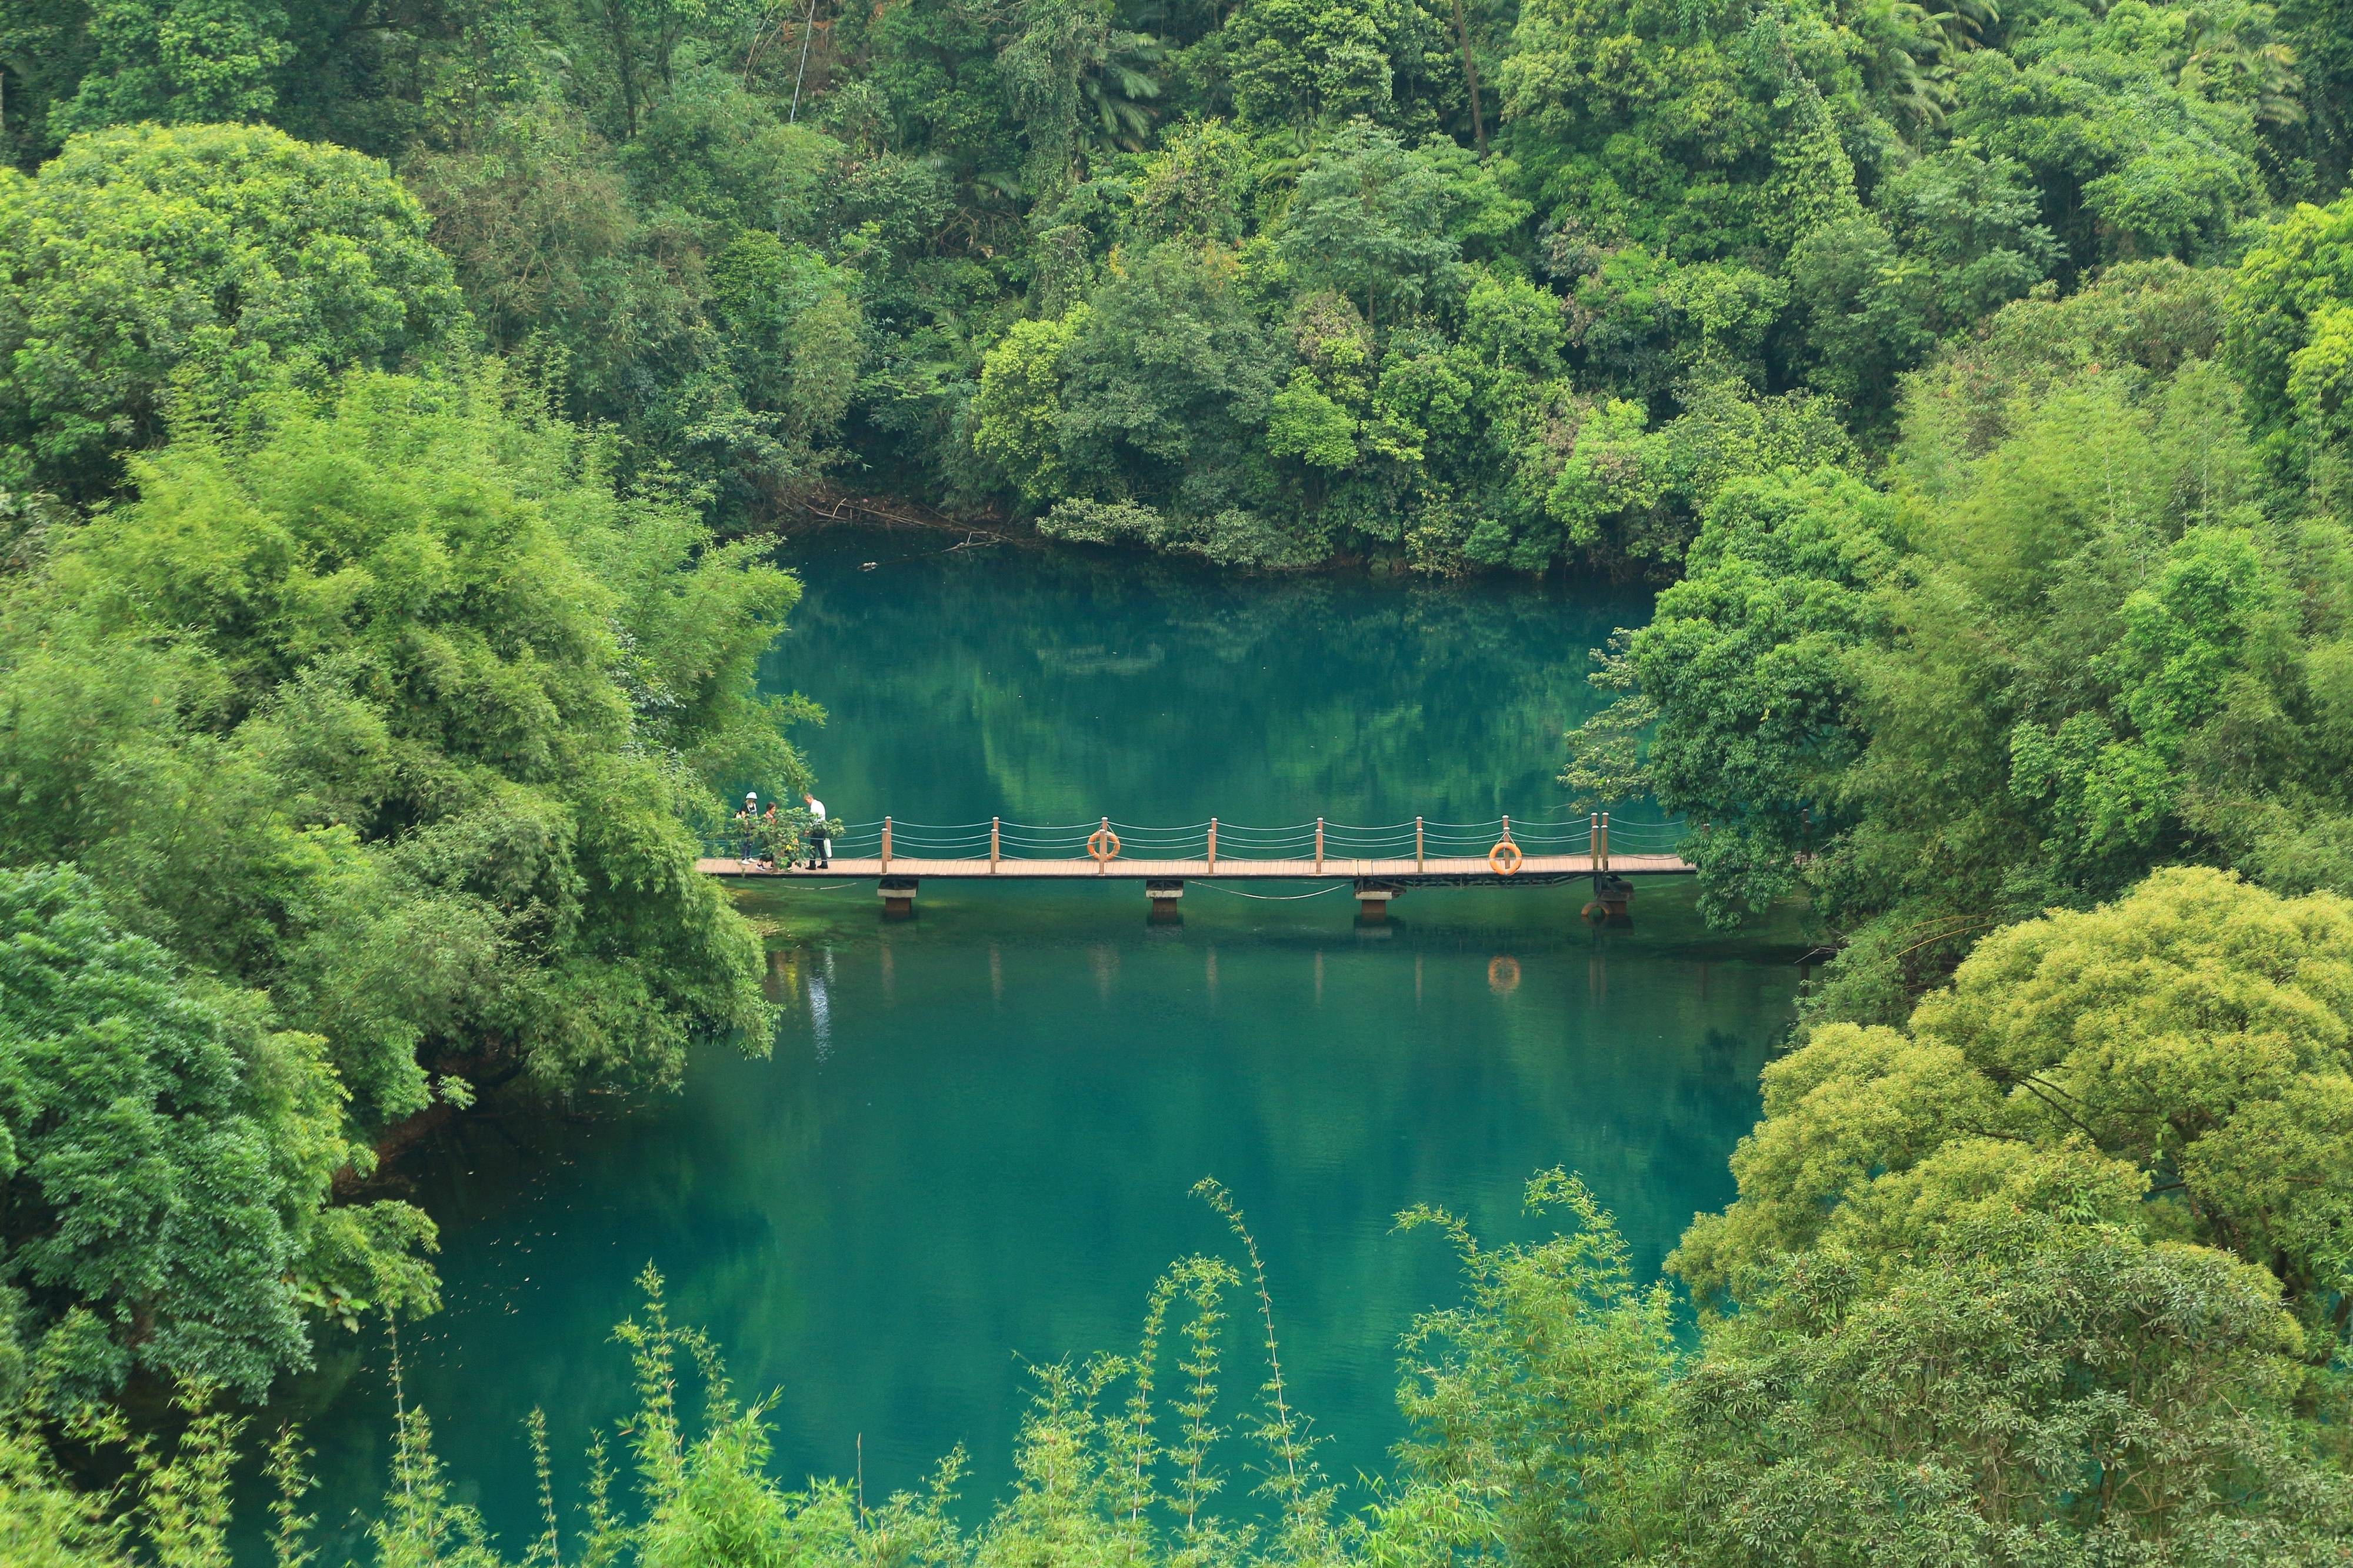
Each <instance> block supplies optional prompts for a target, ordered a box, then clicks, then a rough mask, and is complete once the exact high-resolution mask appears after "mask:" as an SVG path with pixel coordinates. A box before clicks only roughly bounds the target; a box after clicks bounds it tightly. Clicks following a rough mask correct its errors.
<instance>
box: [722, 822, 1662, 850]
mask: <svg viewBox="0 0 2353 1568" xmlns="http://www.w3.org/2000/svg"><path fill="white" fill-rule="evenodd" d="M1105 829H1108V837H1106V836H1105V832H1104V830H1105ZM1691 833H1692V828H1691V826H1690V825H1689V824H1688V823H1685V822H1683V821H1680V820H1668V821H1641V820H1632V819H1628V818H1625V817H1620V816H1611V815H1609V813H1606V812H1598V813H1593V814H1590V815H1589V816H1571V817H1549V818H1538V819H1531V818H1526V817H1508V816H1493V817H1488V818H1485V819H1484V820H1481V821H1472V822H1454V821H1440V820H1437V819H1435V818H1428V817H1418V818H1409V819H1408V820H1405V821H1402V822H1390V823H1381V824H1373V825H1368V824H1362V823H1349V822H1337V821H1333V820H1330V819H1328V818H1319V819H1314V820H1310V821H1306V822H1295V823H1286V824H1282V825H1280V826H1263V825H1257V824H1250V823H1240V822H1228V821H1225V820H1223V819H1216V820H1211V819H1207V818H1205V819H1203V820H1202V821H1199V822H1191V823H1181V824H1176V825H1166V824H1148V823H1134V822H1124V821H1122V820H1120V819H1119V818H1117V817H1096V818H1095V819H1093V820H1092V821H1088V822H1065V823H1025V822H1012V821H1008V820H1006V819H1005V818H1002V817H994V818H989V819H987V820H982V821H976V822H962V823H936V822H909V821H905V820H902V819H900V818H896V817H883V818H878V819H876V820H874V821H871V822H852V823H845V824H843V826H842V830H841V832H840V833H839V834H837V835H836V836H835V837H834V840H833V847H832V849H833V856H834V858H836V859H848V860H866V859H892V860H999V861H1004V860H1084V859H1090V858H1103V853H1104V852H1110V851H1113V840H1115V841H1116V849H1115V858H1118V859H1122V860H1205V859H1215V860H1219V861H1224V860H1308V861H1317V860H1380V859H1410V858H1415V857H1416V856H1419V857H1421V858H1429V859H1437V858H1459V857H1463V856H1482V857H1483V856H1485V855H1486V854H1488V853H1489V852H1490V851H1491V850H1493V848H1494V847H1496V846H1497V845H1499V844H1501V843H1503V842H1504V840H1505V839H1507V838H1508V839H1509V840H1510V841H1511V842H1512V843H1513V844H1514V845H1516V846H1517V847H1519V849H1520V851H1521V853H1522V854H1524V855H1529V856H1537V855H1577V856H1583V855H1588V854H1589V853H1592V852H1594V851H1595V850H1597V849H1599V851H1600V852H1602V853H1604V854H1609V855H1617V856H1624V855H1665V854H1672V853H1673V852H1674V851H1675V850H1676V848H1677V847H1679V846H1680V845H1682V844H1683V842H1684V840H1686V839H1687V838H1689V837H1691ZM743 843H744V839H743V836H742V835H741V834H740V833H732V834H731V833H722V834H719V835H716V836H713V837H710V838H707V839H706V840H705V841H704V847H705V852H706V853H708V854H711V855H714V856H720V857H732V856H735V855H738V854H740V853H742V846H743Z"/></svg>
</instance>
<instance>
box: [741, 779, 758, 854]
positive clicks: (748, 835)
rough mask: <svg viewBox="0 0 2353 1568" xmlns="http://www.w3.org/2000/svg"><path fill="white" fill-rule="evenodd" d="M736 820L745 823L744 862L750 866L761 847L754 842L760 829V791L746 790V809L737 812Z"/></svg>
mask: <svg viewBox="0 0 2353 1568" xmlns="http://www.w3.org/2000/svg"><path fill="white" fill-rule="evenodd" d="M735 820H736V821H738V822H740V823H742V824H743V825H744V865H746V866H749V865H750V864H751V863H752V861H753V858H754V853H755V852H756V851H757V850H758V848H759V846H758V845H756V844H754V843H753V842H752V839H753V836H754V834H755V833H757V832H758V831H759V821H760V792H759V791H757V790H751V789H747V790H745V791H744V809H743V810H741V811H739V812H737V813H736V814H735Z"/></svg>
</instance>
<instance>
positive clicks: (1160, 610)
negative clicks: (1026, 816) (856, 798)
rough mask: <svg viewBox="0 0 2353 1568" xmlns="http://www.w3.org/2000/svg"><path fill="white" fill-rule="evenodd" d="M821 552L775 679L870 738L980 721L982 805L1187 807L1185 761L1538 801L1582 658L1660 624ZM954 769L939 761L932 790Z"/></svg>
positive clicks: (1578, 703)
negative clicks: (1157, 781)
mask: <svg viewBox="0 0 2353 1568" xmlns="http://www.w3.org/2000/svg"><path fill="white" fill-rule="evenodd" d="M821 548H822V549H824V550H825V551H826V553H823V554H819V555H817V556H815V557H814V558H813V559H812V561H811V562H810V563H809V565H808V567H807V574H808V576H809V578H810V579H811V583H812V592H811V594H810V595H809V599H808V601H807V603H806V604H805V605H804V606H803V607H802V609H801V611H800V612H799V613H798V614H797V617H796V622H795V630H794V634H793V635H792V636H791V637H789V638H787V639H786V641H785V642H784V643H783V644H782V645H781V646H780V647H779V648H778V650H777V651H776V653H775V654H774V655H772V656H771V663H770V666H769V674H770V679H771V680H772V682H773V683H774V684H775V685H776V686H779V687H784V686H791V685H799V686H801V687H802V688H803V689H808V690H809V691H810V694H811V695H813V696H815V697H817V698H818V700H821V701H822V700H831V701H832V702H833V705H834V706H835V707H836V709H837V711H838V712H839V711H842V710H855V717H856V718H857V719H858V720H859V721H862V722H865V723H868V724H870V725H871V724H873V723H876V722H887V721H888V720H887V719H886V718H885V717H884V716H892V715H905V716H907V719H908V721H909V722H910V724H911V726H913V727H915V728H919V729H921V730H922V731H923V732H924V736H925V738H926V741H927V742H928V743H932V744H938V743H940V742H944V741H947V740H949V739H951V736H950V735H949V734H948V733H947V731H948V730H949V729H950V728H951V727H952V726H954V725H955V724H958V723H970V724H972V725H974V726H976V731H977V734H976V736H975V738H974V740H973V742H971V746H972V750H973V751H975V752H977V753H978V755H979V756H980V757H981V758H982V759H983V761H982V766H983V767H984V768H985V772H986V775H987V776H986V777H976V778H969V779H962V780H955V781H953V782H954V784H955V785H956V786H958V787H959V788H960V789H963V790H968V791H970V792H973V798H972V801H971V806H972V809H975V810H979V809H984V808H986V807H989V806H993V805H997V804H998V803H1000V802H1001V803H1003V804H1004V805H1005V806H1006V807H1007V808H1008V809H1013V810H1018V809H1020V803H1022V802H1024V801H1060V800H1063V799H1066V798H1069V797H1070V796H1071V795H1072V793H1073V791H1077V792H1079V793H1082V794H1083V793H1088V792H1094V793H1095V794H1098V795H1105V796H1112V797H1116V798H1117V799H1133V798H1145V799H1153V798H1159V797H1160V796H1162V795H1175V796H1176V798H1179V799H1185V800H1190V799H1191V798H1192V795H1191V794H1190V793H1189V792H1184V791H1181V790H1177V789H1172V788H1170V787H1169V786H1167V785H1163V786H1161V788H1159V789H1157V790H1155V789H1154V788H1153V787H1152V781H1153V779H1154V775H1155V771H1156V770H1159V769H1162V768H1164V767H1165V766H1166V763H1168V762H1169V760H1170V759H1172V758H1174V759H1178V760H1179V761H1180V762H1181V763H1183V764H1184V765H1188V766H1193V767H1197V768H1212V767H1214V766H1215V765H1216V764H1217V763H1219V762H1220V761H1224V762H1226V763H1229V765H1231V764H1235V763H1247V766H1248V769H1249V777H1250V781H1251V782H1253V783H1256V784H1259V785H1260V791H1259V795H1260V798H1267V797H1268V796H1269V795H1274V796H1279V797H1280V798H1282V799H1285V800H1297V801H1299V802H1301V803H1303V806H1302V808H1303V809H1305V808H1306V806H1307V805H1311V804H1319V803H1320V804H1323V805H1325V807H1326V808H1327V809H1335V810H1336V809H1345V807H1346V805H1348V804H1350V803H1353V802H1364V803H1366V804H1367V805H1370V804H1373V803H1376V802H1390V803H1394V802H1399V801H1407V800H1411V801H1416V802H1420V801H1427V802H1429V803H1430V805H1431V806H1433V807H1434V808H1436V809H1440V810H1451V809H1457V808H1459V809H1461V810H1463V811H1466V812H1473V811H1475V812H1476V813H1478V814H1480V815H1485V814H1486V813H1488V812H1491V811H1494V810H1519V811H1522V812H1528V813H1535V812H1538V811H1543V810H1547V809H1549V807H1550V806H1551V805H1554V804H1556V799H1555V792H1554V791H1553V790H1552V789H1551V787H1550V785H1549V783H1548V779H1549V775H1550V774H1551V773H1552V772H1553V771H1554V770H1555V768H1556V766H1557V765H1558V763H1559V759H1560V748H1561V740H1560V736H1561V731H1563V729H1564V728H1566V727H1567V725H1569V724H1571V723H1574V722H1575V721H1577V719H1579V718H1580V717H1581V716H1583V715H1584V714H1586V713H1588V712H1590V711H1592V710H1595V709H1596V708H1597V707H1598V706H1599V702H1598V700H1597V699H1598V696H1599V694H1598V693H1596V692H1594V691H1593V690H1592V689H1591V688H1590V687H1588V685H1587V683H1586V680H1585V675H1586V673H1587V671H1588V668H1590V667H1589V663H1588V658H1587V652H1588V649H1589V648H1591V647H1596V646H1598V645H1599V643H1600V642H1601V641H1602V640H1603V639H1604V638H1606V637H1607V636H1608V634H1609V630H1610V629H1611V627H1612V626H1615V625H1618V624H1620V623H1621V622H1625V621H1630V620H1639V619H1641V618H1643V617H1644V616H1647V614H1648V608H1647V605H1646V604H1645V603H1644V602H1643V601H1642V600H1641V599H1639V598H1627V597H1624V596H1612V597H1608V598H1601V597H1585V596H1578V595H1571V594H1568V593H1564V592H1560V591H1545V590H1529V589H1525V588H1522V589H1517V590H1513V589H1506V588H1502V587H1498V586H1495V585H1492V584H1472V585H1467V586H1461V585H1432V584H1408V585H1398V586H1386V585H1382V584H1376V583H1371V582H1367V581H1365V580H1361V579H1351V578H1328V577H1316V578H1303V579H1286V580H1272V581H1245V582H1235V581H1230V580H1221V579H1219V578H1216V577H1213V576H1210V575H1208V574H1201V573H1196V572H1190V571H1186V570H1182V569H1177V568H1173V567H1170V566H1168V565H1166V564H1165V563H1151V562H1145V561H1139V560H1135V559H1132V558H1126V557H1105V556H1098V555H1094V554H1091V553H1082V552H1026V551H1025V552H1019V553H1018V554H1016V553H1014V552H1001V553H997V554H995V555H990V554H976V555H957V556H953V557H947V558H944V559H934V560H928V561H914V562H906V563H900V564H898V565H894V566H886V567H884V568H881V569H880V570H878V571H876V572H874V573H861V572H859V571H858V570H857V569H856V551H857V546H856V545H855V543H852V544H851V546H850V552H849V554H848V555H835V554H833V553H831V552H832V551H833V550H834V549H836V548H839V547H838V546H835V545H832V544H830V543H825V544H821ZM845 563H846V567H845ZM831 668H843V669H848V668H855V670H856V676H855V682H854V689H853V690H850V691H849V692H847V693H841V692H836V691H829V690H828V689H827V687H828V682H827V680H826V672H827V671H828V669H831ZM840 684H842V685H844V686H848V685H849V684H850V683H849V682H848V681H844V682H841V683H840ZM1139 714H1148V715H1149V720H1150V721H1149V722H1141V721H1138V720H1137V717H1136V716H1137V715H1139ZM844 716H845V717H849V716H850V715H849V714H848V713H845V714H844ZM866 743H869V744H873V745H877V746H886V747H887V746H888V745H890V744H892V742H891V741H890V739H889V738H887V737H884V738H875V739H870V740H869V741H867V742H866ZM954 761H955V759H951V758H944V757H934V758H931V759H929V760H928V761H927V763H926V768H927V771H928V772H929V773H931V774H932V776H934V778H935V779H938V778H939V774H940V771H941V770H942V769H943V768H945V767H949V766H952V765H953V763H954ZM939 782H941V783H942V784H947V783H949V782H950V781H947V780H944V779H940V780H939ZM1203 782H1205V783H1215V782H1221V781H1218V780H1214V779H1209V780H1204V781H1203ZM1268 784H1280V785H1281V786H1282V787H1281V788H1280V789H1279V790H1268V789H1267V788H1266V787H1265V786H1266V785H1268ZM1499 784H1502V786H1503V787H1499ZM948 793H950V792H949V791H947V790H946V789H943V791H942V794H943V795H947V794H948ZM1514 796H1517V797H1533V798H1513V797H1514ZM868 804H871V803H868ZM878 809H879V808H878ZM1201 809H1203V810H1208V809H1211V805H1203V806H1202V807H1201Z"/></svg>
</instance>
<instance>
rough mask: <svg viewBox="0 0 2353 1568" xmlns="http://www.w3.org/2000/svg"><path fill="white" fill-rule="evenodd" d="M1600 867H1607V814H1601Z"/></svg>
mask: <svg viewBox="0 0 2353 1568" xmlns="http://www.w3.org/2000/svg"><path fill="white" fill-rule="evenodd" d="M1601 868H1602V869H1603V870H1605V871H1607V870H1608V869H1609V813H1608V812H1606V811H1605V812H1603V813H1602V814H1601Z"/></svg>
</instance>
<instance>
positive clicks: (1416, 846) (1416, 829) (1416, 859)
mask: <svg viewBox="0 0 2353 1568" xmlns="http://www.w3.org/2000/svg"><path fill="white" fill-rule="evenodd" d="M1413 868H1414V869H1415V870H1417V871H1419V870H1420V869H1421V818H1419V817H1418V816H1417V817H1415V818H1414V819H1413Z"/></svg>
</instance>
